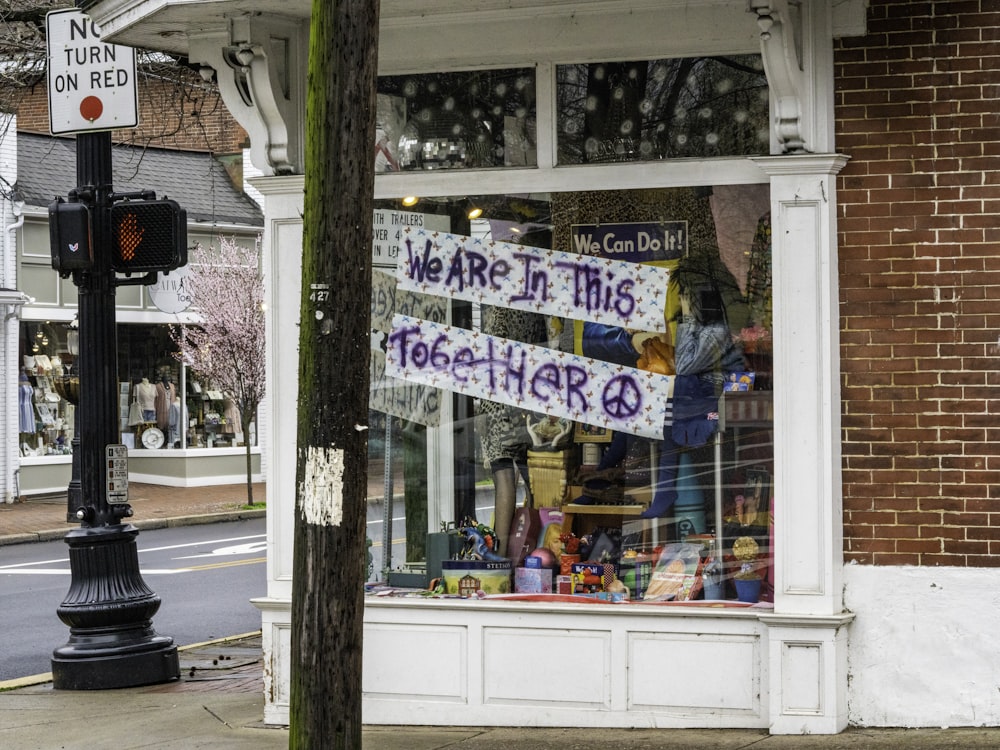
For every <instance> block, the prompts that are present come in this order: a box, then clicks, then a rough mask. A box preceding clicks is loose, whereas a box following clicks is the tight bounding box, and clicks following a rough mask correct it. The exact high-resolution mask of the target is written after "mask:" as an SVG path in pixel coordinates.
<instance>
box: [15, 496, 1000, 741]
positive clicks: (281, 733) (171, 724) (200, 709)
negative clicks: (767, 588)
mask: <svg viewBox="0 0 1000 750" xmlns="http://www.w3.org/2000/svg"><path fill="white" fill-rule="evenodd" d="M374 494H375V496H377V495H378V492H375V493H374ZM254 499H255V501H257V502H262V501H264V500H265V490H264V486H263V485H255V486H254ZM129 502H130V504H131V505H132V507H133V508H134V510H135V516H134V517H133V518H132V519H129V520H130V521H131V522H132V523H133V524H135V525H136V526H138V527H139V528H159V527H163V526H170V525H175V526H178V525H184V524H194V523H210V522H213V521H222V520H235V519H239V518H250V517H254V516H259V515H261V514H263V513H264V511H263V510H246V509H244V508H243V506H244V504H245V503H246V486H245V485H227V486H221V487H197V488H187V489H177V488H171V487H160V486H154V485H139V484H133V485H131V486H130V493H129ZM74 525H75V524H70V523H67V522H66V500H65V497H60V498H49V499H44V498H39V499H34V500H28V501H26V502H21V503H15V504H12V505H4V504H0V545H3V544H13V543H18V542H29V541H37V540H40V539H57V538H62V537H63V536H65V534H66V532H67V531H69V530H70V529H71V528H73V527H74ZM0 554H2V553H0ZM180 659H181V678H180V679H179V680H177V681H175V682H171V683H167V684H164V685H150V686H146V687H135V688H128V689H124V690H102V691H64V690H53V689H52V683H51V682H50V681H49V679H48V677H47V676H45V675H42V676H36V677H34V678H30V679H24V680H13V681H10V682H7V683H0V748H12V749H13V748H16V749H17V750H55V749H56V748H59V749H61V750H63V749H64V750H93V749H94V748H115V749H116V750H132V749H133V748H142V749H143V750H191V749H192V748H212V749H213V750H229V749H230V748H232V749H233V750H265V749H268V750H270V749H271V748H274V749H277V748H286V747H288V731H287V730H285V729H283V728H274V727H266V726H264V725H263V724H262V718H263V714H264V698H263V692H264V683H263V672H264V664H263V658H262V654H261V642H260V634H259V633H256V634H248V635H241V636H237V637H234V638H231V639H225V640H221V641H215V642H212V643H207V644H198V645H195V646H188V647H184V648H182V649H180ZM887 689H891V687H890V686H887ZM460 711H461V707H460V706H454V705H448V704H442V706H441V709H440V713H439V714H438V715H437V716H434V717H430V718H431V719H432V721H433V722H434V723H436V724H440V725H442V726H433V727H367V728H366V729H365V731H364V737H363V747H364V748H365V750H442V749H443V748H448V749H449V750H485V749H486V748H489V750H496V749H497V748H517V749H518V750H589V749H590V748H600V749H601V750H662V748H671V750H738V749H741V748H751V747H752V748H754V750H800V749H806V750H807V749H808V748H827V750H878V749H881V748H886V749H887V750H888V748H893V749H895V748H915V749H916V750H941V749H942V748H970V749H972V750H978V749H979V748H983V749H985V748H990V749H991V750H993V749H995V748H1000V729H994V728H988V729H920V730H908V729H849V730H848V731H846V732H844V733H842V734H839V735H833V736H824V735H812V736H774V737H772V736H769V735H768V734H767V732H766V731H764V730H749V729H725V730H706V729H587V728H568V729H536V728H464V727H451V726H447V725H448V723H449V719H451V718H453V717H455V716H457V715H458V712H460ZM511 715H512V718H513V719H514V720H515V721H516V716H517V708H516V707H511ZM317 750H323V748H317Z"/></svg>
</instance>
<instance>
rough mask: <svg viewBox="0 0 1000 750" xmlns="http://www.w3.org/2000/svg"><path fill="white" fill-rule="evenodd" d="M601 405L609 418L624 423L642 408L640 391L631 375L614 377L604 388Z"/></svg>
mask: <svg viewBox="0 0 1000 750" xmlns="http://www.w3.org/2000/svg"><path fill="white" fill-rule="evenodd" d="M601 404H602V406H603V407H604V413H605V414H607V415H608V416H609V417H612V418H613V419H615V420H618V421H625V420H627V419H631V418H632V417H634V416H635V415H636V414H638V413H639V410H640V409H641V408H642V391H641V390H640V388H639V386H638V384H637V383H636V382H635V380H634V379H633V378H632V376H631V375H624V374H623V375H615V376H614V377H613V378H611V380H609V381H608V383H607V385H605V386H604V391H603V392H602V393H601Z"/></svg>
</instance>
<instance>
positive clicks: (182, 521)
mask: <svg viewBox="0 0 1000 750" xmlns="http://www.w3.org/2000/svg"><path fill="white" fill-rule="evenodd" d="M266 515H267V510H266V509H263V508H262V509H259V510H236V511H226V512H223V513H204V514H199V515H190V516H174V517H172V518H148V519H140V520H135V521H131V522H130V523H131V524H132V525H133V526H135V527H136V528H137V529H139V530H140V531H148V530H151V529H166V528H174V527H178V526H200V525H203V524H209V523H226V522H229V521H247V520H249V519H251V518H264V517H265V516H266ZM66 526H67V528H64V529H44V530H42V531H33V532H30V533H29V532H23V533H20V534H4V535H0V547H6V546H8V545H12V544H30V543H31V542H51V541H54V540H57V539H63V538H65V537H66V534H68V533H69V532H70V531H71V530H72V527H73V524H66Z"/></svg>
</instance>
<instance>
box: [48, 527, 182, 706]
mask: <svg viewBox="0 0 1000 750" xmlns="http://www.w3.org/2000/svg"><path fill="white" fill-rule="evenodd" d="M138 533H139V530H138V529H136V528H135V527H134V526H131V525H123V524H118V525H114V526H101V527H83V528H80V529H75V530H73V531H71V532H69V533H68V534H67V535H66V543H67V544H68V545H69V548H70V549H69V556H70V568H71V571H72V581H71V583H70V590H69V593H68V594H67V595H66V599H65V601H63V603H62V604H61V605H60V607H59V609H58V610H57V612H58V614H59V619H60V620H62V621H63V622H64V623H66V624H67V625H69V627H70V638H69V641H68V642H67V643H66V645H64V646H61V647H60V648H57V649H56V650H55V651H53V653H52V685H53V687H54V688H56V689H58V690H105V689H110V688H124V687H134V686H136V685H152V684H156V683H161V682H169V681H170V680H176V679H179V678H180V662H179V659H178V657H177V647H176V646H175V645H174V642H173V639H172V638H169V637H167V636H161V635H157V633H156V631H155V630H154V629H153V627H152V618H153V615H154V614H155V613H156V611H157V610H158V609H159V608H160V598H159V597H158V596H157V595H156V594H154V593H153V592H152V591H151V590H150V589H149V588H148V587H147V586H146V584H145V582H144V581H143V580H142V575H141V574H140V572H139V555H138V551H137V549H136V543H135V538H136V536H137V535H138Z"/></svg>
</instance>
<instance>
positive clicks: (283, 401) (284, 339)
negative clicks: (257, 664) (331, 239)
mask: <svg viewBox="0 0 1000 750" xmlns="http://www.w3.org/2000/svg"><path fill="white" fill-rule="evenodd" d="M251 183H252V184H253V186H254V188H256V189H257V190H258V191H260V193H261V194H262V195H263V196H264V236H263V242H262V250H263V256H264V258H263V262H264V299H265V301H266V303H267V316H266V329H265V330H266V336H267V341H268V346H267V400H266V401H265V403H264V405H263V408H264V409H265V410H266V415H265V417H266V418H265V423H266V424H267V425H268V427H269V429H268V430H267V433H266V434H263V435H261V436H260V439H261V440H262V441H266V443H267V445H266V448H265V449H264V450H265V451H266V453H267V455H268V462H267V471H266V478H267V596H266V597H263V598H261V599H255V600H254V601H253V603H254V605H255V606H257V607H258V608H259V609H260V610H261V631H262V642H263V648H264V664H265V665H266V666H265V669H264V683H265V684H264V696H265V705H264V720H265V722H267V723H269V724H284V723H287V722H288V685H289V680H288V674H287V670H288V669H289V665H290V661H291V660H290V655H291V620H292V612H291V607H292V563H293V555H292V545H293V541H294V535H295V528H294V527H295V453H296V440H297V429H298V428H297V423H298V420H297V411H298V364H299V336H298V331H299V310H300V294H299V291H300V289H301V287H302V208H303V206H302V201H303V189H304V183H303V178H302V177H301V176H290V177H255V178H253V179H252V180H251Z"/></svg>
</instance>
